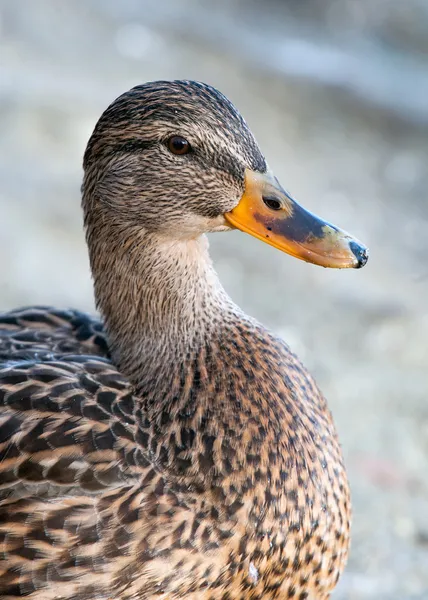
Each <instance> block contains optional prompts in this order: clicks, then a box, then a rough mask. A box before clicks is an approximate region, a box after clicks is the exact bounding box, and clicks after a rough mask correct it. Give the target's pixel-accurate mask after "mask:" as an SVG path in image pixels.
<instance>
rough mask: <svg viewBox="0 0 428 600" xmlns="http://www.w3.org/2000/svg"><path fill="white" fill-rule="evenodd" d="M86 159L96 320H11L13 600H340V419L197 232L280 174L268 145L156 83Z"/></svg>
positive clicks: (343, 550) (6, 541)
mask: <svg viewBox="0 0 428 600" xmlns="http://www.w3.org/2000/svg"><path fill="white" fill-rule="evenodd" d="M171 135H182V136H184V137H185V138H186V139H188V140H189V141H190V144H191V147H192V152H191V154H189V155H187V156H174V155H172V154H171V153H170V152H169V150H168V147H167V144H166V143H165V140H167V139H168V138H169V137H170V136H171ZM84 168H85V178H84V184H83V209H84V214H85V225H86V232H87V240H88V246H89V252H90V259H91V267H92V272H93V276H94V284H95V295H96V300H97V304H98V307H99V309H100V311H101V313H102V315H103V324H101V323H100V322H98V321H97V320H95V319H92V318H91V317H89V316H87V315H84V314H81V313H78V312H77V311H71V310H70V311H59V310H54V309H50V308H46V307H45V308H28V309H22V310H20V311H14V312H10V313H6V314H4V315H2V316H0V461H1V462H0V542H1V543H0V597H1V598H2V599H4V600H12V599H16V598H20V597H24V596H25V597H28V598H29V599H31V600H53V599H62V600H66V599H67V600H92V599H100V600H101V599H102V600H107V599H111V600H113V599H114V600H128V599H129V600H131V599H139V600H145V599H149V598H157V599H162V600H166V599H171V600H172V599H178V598H186V599H188V600H196V599H201V600H220V599H223V600H235V599H244V598H245V599H247V598H248V599H254V600H255V599H262V598H266V599H269V598H272V599H273V598H298V599H300V600H303V599H304V598H308V599H321V600H322V599H327V598H329V596H330V593H331V591H332V590H333V588H334V586H335V584H336V582H337V580H338V577H339V575H340V573H341V571H342V570H343V567H344V564H345V561H346V556H347V551H348V544H349V515H350V506H349V492H348V484H347V479H346V474H345V470H344V467H343V461H342V456H341V452H340V448H339V444H338V441H337V437H336V433H335V430H334V426H333V423H332V420H331V416H330V413H329V411H328V409H327V406H326V404H325V400H324V398H323V397H322V395H321V394H320V392H319V391H318V389H317V387H316V385H315V383H314V382H313V380H312V378H311V377H310V375H309V374H308V373H307V372H306V370H305V369H304V367H303V366H302V365H301V363H300V362H299V361H298V359H297V358H296V357H295V356H294V355H293V354H292V353H291V352H290V350H289V349H288V347H287V346H286V345H285V344H284V343H283V342H282V341H281V340H280V339H278V338H277V337H275V336H274V335H273V334H271V333H270V332H268V331H267V330H265V329H264V328H263V327H262V326H261V325H259V324H258V323H256V322H255V321H254V320H252V319H251V318H249V317H247V316H246V315H244V314H243V313H242V312H241V311H240V310H239V309H238V308H237V307H236V305H234V304H233V302H232V301H231V300H230V299H229V297H228V296H227V295H226V293H225V292H224V290H223V288H222V287H221V285H220V283H219V282H218V279H217V276H216V274H215V272H214V270H213V267H212V265H211V262H210V260H209V257H208V252H207V243H206V240H205V237H204V236H203V235H202V236H201V234H203V233H204V232H207V231H218V230H223V229H227V228H228V227H227V223H226V222H225V220H224V217H223V215H224V214H225V213H227V212H228V211H230V210H231V209H232V208H233V207H234V206H236V204H237V203H238V201H239V198H240V197H241V196H242V193H243V189H244V171H245V169H246V168H250V169H252V170H254V171H258V172H262V173H263V172H264V171H266V168H267V167H266V163H265V160H264V158H263V156H262V155H261V153H260V151H259V149H258V146H257V144H256V142H255V141H254V138H253V136H252V135H251V133H250V131H249V129H248V128H247V126H246V124H245V122H244V121H243V119H242V117H241V116H240V115H239V113H238V112H237V111H236V109H234V107H233V106H232V105H231V104H230V103H229V101H228V100H227V99H226V98H224V97H223V96H222V95H221V94H220V93H219V92H217V91H216V90H214V89H213V88H210V87H209V86H206V85H203V84H196V83H192V82H157V83H152V84H146V85H144V86H139V87H138V88H135V89H134V90H131V91H130V92H128V93H126V94H124V95H123V96H121V97H120V98H119V99H118V100H116V101H115V102H114V103H113V105H112V106H111V107H110V108H109V109H108V110H107V111H106V112H105V113H104V115H103V116H102V117H101V119H100V121H99V123H98V124H97V126H96V128H95V131H94V134H93V136H92V138H91V140H90V142H89V144H88V148H87V151H86V154H85V162H84Z"/></svg>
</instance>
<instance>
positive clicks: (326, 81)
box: [0, 0, 428, 600]
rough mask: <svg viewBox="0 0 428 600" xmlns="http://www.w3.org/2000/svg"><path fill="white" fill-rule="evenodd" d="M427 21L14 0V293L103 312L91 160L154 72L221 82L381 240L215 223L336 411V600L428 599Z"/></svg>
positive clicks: (8, 63) (10, 49) (427, 17)
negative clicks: (127, 95)
mask: <svg viewBox="0 0 428 600" xmlns="http://www.w3.org/2000/svg"><path fill="white" fill-rule="evenodd" d="M427 31H428V3H427V2H426V0H425V1H423V0H419V1H418V0H409V1H408V2H399V1H398V0H396V1H394V0H378V1H377V2H371V1H370V0H358V1H357V0H342V1H341V2H339V1H335V0H328V1H325V2H323V3H320V2H316V1H315V0H312V1H311V0H300V1H299V2H298V1H297V0H294V1H292V0H289V1H288V2H286V1H284V2H280V1H279V0H277V2H274V1H270V2H269V1H268V2H265V3H263V2H256V1H254V2H253V1H251V0H248V1H246V2H243V1H241V2H239V1H238V0H235V1H230V2H225V1H223V2H217V3H215V2H208V0H206V1H202V0H201V1H199V2H197V0H187V1H177V2H174V1H173V0H169V1H166V0H165V1H163V2H162V1H161V0H158V1H157V2H150V1H148V0H147V1H143V0H139V1H137V0H121V1H117V2H116V1H114V0H86V1H84V0H74V1H73V2H66V1H65V0H56V1H55V0H32V1H30V0H26V1H24V0H21V2H18V1H17V0H0V34H1V39H0V182H1V185H0V256H1V258H2V268H1V270H0V308H1V309H7V308H10V307H13V306H16V305H22V304H29V303H48V304H57V305H59V306H74V307H79V308H81V309H89V310H92V309H93V302H92V290H91V282H90V276H89V272H88V262H87V258H86V248H85V244H84V239H83V234H82V227H81V215H80V206H79V186H80V179H81V168H80V165H81V157H82V154H83V150H84V147H85V142H86V140H87V138H88V136H89V135H90V132H91V130H92V128H93V126H94V124H95V121H96V119H97V118H98V116H99V115H100V113H101V111H102V110H103V109H104V108H105V107H106V105H107V104H108V103H110V101H111V100H113V99H114V98H115V97H116V96H117V95H118V94H120V93H121V92H123V91H124V90H125V89H127V88H129V87H131V86H132V85H134V84H137V83H141V82H143V81H146V80H149V79H160V78H182V77H183V78H194V79H201V80H205V81H207V82H209V83H212V84H214V85H216V86H217V87H219V88H220V89H221V90H222V91H223V92H224V93H226V94H227V95H228V96H229V97H230V98H231V99H232V100H233V101H234V102H235V104H236V105H237V106H238V107H239V108H240V109H241V111H242V112H243V114H244V116H245V117H246V118H247V120H248V122H249V123H250V126H251V127H252V129H253V131H254V132H255V134H256V137H257V138H258V140H259V142H260V144H261V146H262V148H263V150H264V152H265V154H266V156H267V158H268V160H269V162H270V164H271V166H272V167H273V168H274V170H275V171H276V173H277V175H278V177H279V178H280V179H281V181H282V183H283V184H284V185H285V186H286V187H287V188H288V189H290V190H291V191H292V192H293V194H294V195H295V196H296V197H297V198H298V199H299V200H300V201H301V203H302V204H304V205H305V206H306V207H308V208H310V209H312V210H313V211H315V212H318V213H320V214H321V215H322V216H324V217H326V218H327V219H329V220H331V221H333V222H334V223H336V224H338V225H340V226H342V227H344V228H345V229H348V230H350V231H351V232H352V233H354V234H355V235H357V236H358V237H360V238H361V239H362V240H364V241H365V242H366V243H367V244H368V245H369V246H370V249H371V258H370V261H369V263H368V265H367V267H366V268H365V269H363V270H362V271H359V272H355V271H352V272H340V271H339V272H336V271H327V270H324V269H320V268H317V267H313V266H310V265H307V264H304V263H301V262H298V261H295V260H293V259H291V258H289V257H287V256H285V255H283V254H281V253H279V252H277V251H275V250H273V249H272V248H270V247H268V246H265V245H263V244H260V243H259V242H257V241H256V240H253V239H251V238H249V237H247V236H245V235H243V234H239V233H233V234H227V235H226V234H217V236H214V237H213V239H212V252H213V255H214V257H215V260H216V264H217V267H218V270H219V272H220V274H221V276H222V280H223V282H224V283H225V285H226V288H227V289H228V290H229V291H230V293H231V295H232V296H233V297H234V299H235V300H236V301H238V302H239V303H240V304H241V305H242V306H243V307H244V308H245V309H246V310H247V311H248V312H249V313H251V314H253V315H254V316H256V317H257V318H258V319H260V320H261V321H263V322H264V323H266V324H268V325H270V326H271V327H273V328H274V329H275V330H276V331H278V332H280V333H281V334H283V336H284V337H285V338H286V339H287V340H288V341H289V343H290V344H291V346H292V347H293V348H294V349H295V350H296V351H297V352H298V354H300V356H301V358H302V359H303V360H304V361H305V362H306V364H307V365H308V366H309V367H310V369H311V370H312V371H313V373H314V374H315V375H316V377H317V379H318V382H319V384H320V386H321V388H322V389H323V391H324V392H325V394H326V396H327V398H328V399H329V402H330V405H331V408H332V410H333V413H334V415H335V418H336V422H337V426H338V429H339V433H340V437H341V440H342V443H343V447H344V450H345V454H346V461H347V465H348V469H349V474H350V478H351V482H352V488H353V501H354V526H353V547H352V554H351V557H350V561H349V565H348V568H347V571H346V574H345V575H344V577H343V578H342V580H341V583H340V585H339V587H338V590H337V592H336V593H335V595H334V597H335V598H336V600H341V599H342V600H344V599H349V600H360V599H367V600H368V599H388V600H389V599H391V600H395V599H397V600H398V599H414V600H416V599H426V598H428V369H427V366H428V350H427V339H428V264H427V256H428V204H427V189H428V171H427V158H428V157H427V152H428V35H427Z"/></svg>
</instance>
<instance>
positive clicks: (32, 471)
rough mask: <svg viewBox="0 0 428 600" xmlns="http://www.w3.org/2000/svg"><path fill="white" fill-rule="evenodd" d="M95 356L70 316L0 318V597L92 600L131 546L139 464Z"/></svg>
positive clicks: (123, 384)
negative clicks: (110, 562)
mask: <svg viewBox="0 0 428 600" xmlns="http://www.w3.org/2000/svg"><path fill="white" fill-rule="evenodd" d="M106 348H107V347H106V344H105V338H104V335H103V333H102V328H101V325H100V324H99V322H97V321H95V320H93V319H91V317H88V316H87V315H83V314H81V313H77V312H76V311H55V310H53V309H45V308H31V309H25V310H22V311H14V312H11V313H7V314H5V315H1V316H0V357H1V358H0V597H1V598H2V599H6V598H18V597H21V596H26V595H29V596H30V598H37V599H39V598H40V599H43V600H50V598H51V597H52V598H75V599H78V598H95V597H103V596H102V593H101V590H102V585H103V577H104V579H105V580H106V581H107V574H106V568H105V565H106V562H108V560H110V559H112V558H113V557H114V556H120V555H121V554H123V552H124V547H125V546H126V545H127V543H128V542H129V540H130V533H129V527H128V526H127V525H126V523H127V520H128V525H129V518H130V517H129V514H130V506H132V503H133V498H134V496H137V495H141V487H140V486H139V485H138V482H139V481H141V477H142V474H143V473H144V471H145V469H146V467H148V466H149V461H148V458H147V457H146V456H144V452H145V450H144V449H142V448H141V447H139V446H138V445H137V444H136V443H135V434H136V426H135V419H134V396H133V395H132V391H131V389H130V386H129V383H128V382H127V380H126V379H125V378H124V377H123V376H121V374H120V373H119V372H118V371H117V370H116V368H115V367H114V366H113V365H112V364H111V362H110V360H109V359H108V357H107V349H106ZM88 351H90V352H92V353H93V354H88ZM131 512H132V511H131ZM134 517H135V514H134ZM101 546H102V549H101ZM107 571H108V569H107ZM95 579H96V581H94V580H95ZM77 581H78V583H77ZM94 586H95V587H94Z"/></svg>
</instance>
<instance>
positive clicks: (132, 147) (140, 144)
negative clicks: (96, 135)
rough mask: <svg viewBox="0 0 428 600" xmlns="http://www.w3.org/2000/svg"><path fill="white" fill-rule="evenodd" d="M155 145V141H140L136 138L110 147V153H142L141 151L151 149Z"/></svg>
mask: <svg viewBox="0 0 428 600" xmlns="http://www.w3.org/2000/svg"><path fill="white" fill-rule="evenodd" d="M156 144H157V142H156V141H147V140H140V139H138V138H136V139H129V140H124V141H123V142H120V143H118V144H115V145H114V146H112V148H111V152H112V153H114V152H142V151H143V150H147V149H148V148H152V147H153V146H155V145H156Z"/></svg>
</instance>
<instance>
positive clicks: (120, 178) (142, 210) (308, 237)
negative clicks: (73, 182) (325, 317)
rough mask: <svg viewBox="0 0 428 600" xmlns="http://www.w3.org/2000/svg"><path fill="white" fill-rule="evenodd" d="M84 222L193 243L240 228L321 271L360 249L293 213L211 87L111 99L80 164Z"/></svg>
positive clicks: (362, 259)
mask: <svg viewBox="0 0 428 600" xmlns="http://www.w3.org/2000/svg"><path fill="white" fill-rule="evenodd" d="M84 169H85V178H84V184H83V192H84V193H83V207H84V211H85V218H86V219H89V218H90V216H91V215H94V214H96V215H97V218H98V219H101V221H103V222H108V221H112V222H114V223H116V224H120V225H122V226H125V227H132V228H137V229H141V230H144V231H147V232H153V233H156V234H157V235H159V236H162V237H165V238H170V239H181V240H185V239H193V238H196V237H198V236H200V235H201V234H203V233H206V232H213V231H224V230H228V229H233V228H236V229H240V230H241V231H244V232H246V233H248V234H250V235H252V236H254V237H256V238H258V239H260V240H262V241H264V242H266V243H268V244H270V245H272V246H275V247H276V248H278V249H280V250H283V251H284V252H286V253H288V254H290V255H292V256H294V257H297V258H300V259H302V260H305V261H307V262H311V263H314V264H317V265H321V266H324V267H336V268H346V267H356V268H358V267H362V266H363V265H364V264H365V263H366V262H367V257H368V254H367V250H366V248H365V247H364V246H363V245H362V244H361V243H360V242H359V241H357V240H356V239H355V238H353V237H352V236H351V235H349V234H348V233H346V232H345V231H343V230H341V229H339V228H338V227H336V226H334V225H332V224H330V223H328V222H327V221H325V220H323V219H321V218H320V217H317V216H315V215H314V214H312V213H310V212H309V211H307V210H305V209H304V208H303V207H302V206H300V205H299V204H298V203H297V202H296V201H295V200H294V199H293V198H292V197H291V196H290V194H288V193H287V192H286V191H285V190H284V188H283V187H282V186H281V184H280V183H279V181H278V180H277V179H276V177H275V176H274V175H273V173H272V172H271V170H270V169H269V167H268V166H267V163H266V161H265V158H264V156H263V154H262V153H261V151H260V149H259V147H258V144H257V142H256V141H255V139H254V136H253V135H252V133H251V131H250V129H249V128H248V126H247V124H246V122H245V121H244V119H243V118H242V116H241V115H240V113H239V112H238V110H237V109H236V108H235V107H234V106H233V105H232V104H231V102H230V101H229V100H228V99H227V98H226V97H225V96H223V95H222V94H221V93H220V92H219V91H217V90H216V89H214V88H213V87H211V86H209V85H206V84H203V83H198V82H194V81H171V82H169V81H157V82H151V83H146V84H144V85H140V86H137V87H135V88H133V89H131V90H130V91H128V92H126V93H125V94H123V95H121V96H120V97H119V98H117V99H116V100H115V101H114V102H113V103H112V104H111V105H110V106H109V108H107V110H106V111H105V112H104V113H103V115H102V116H101V118H100V120H99V121H98V123H97V125H96V127H95V130H94V132H93V134H92V137H91V139H90V141H89V143H88V146H87V149H86V152H85V157H84Z"/></svg>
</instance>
